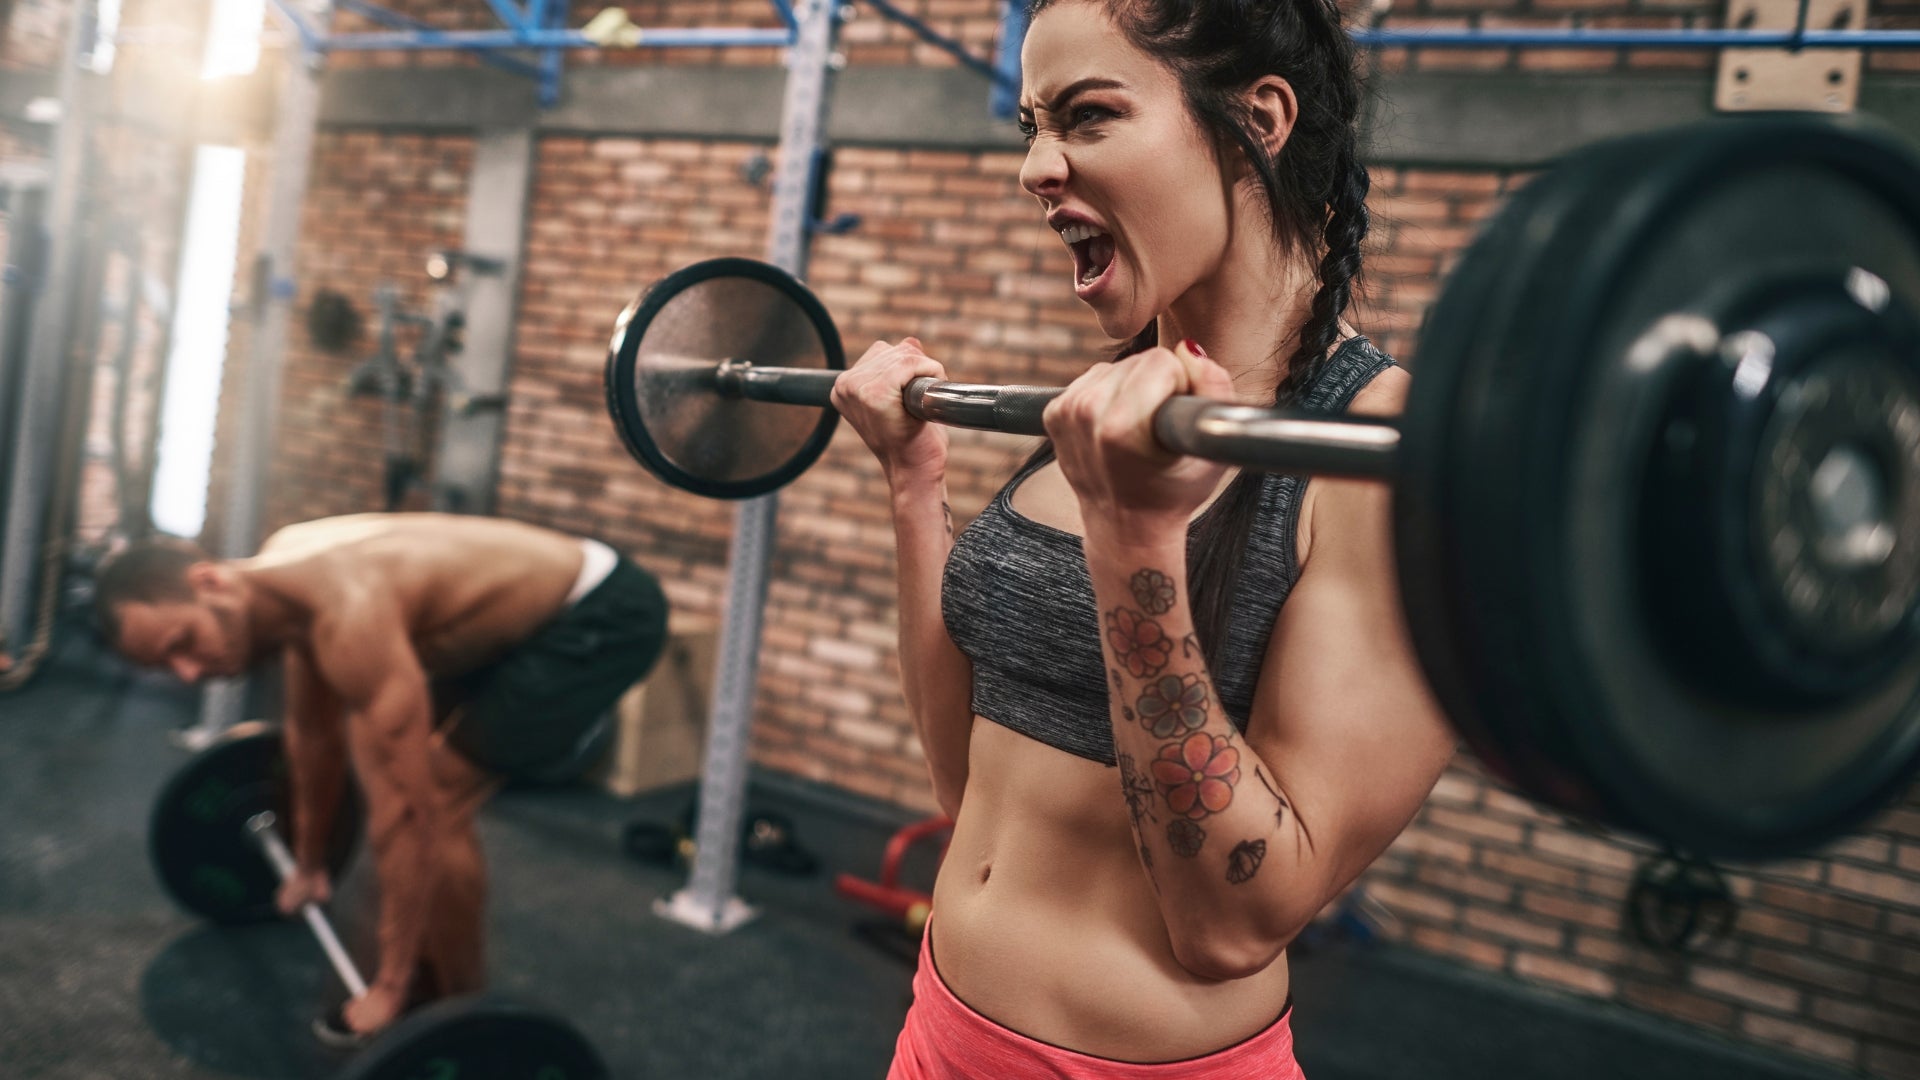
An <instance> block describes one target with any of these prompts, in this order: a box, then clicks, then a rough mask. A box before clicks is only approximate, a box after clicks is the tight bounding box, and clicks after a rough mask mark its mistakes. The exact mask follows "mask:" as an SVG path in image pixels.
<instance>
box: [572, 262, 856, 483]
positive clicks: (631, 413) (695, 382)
mask: <svg viewBox="0 0 1920 1080" xmlns="http://www.w3.org/2000/svg"><path fill="white" fill-rule="evenodd" d="M726 360H743V361H747V362H750V363H752V364H754V365H756V366H760V367H788V368H813V369H832V370H838V369H841V368H844V367H846V366H847V361H846V354H845V353H844V352H842V350H841V347H840V334H839V331H837V330H835V329H834V326H833V320H832V318H831V317H829V316H828V314H827V311H826V308H824V307H822V306H821V304H820V301H819V300H817V299H815V298H814V295H813V294H812V293H811V292H809V291H808V290H807V288H806V287H805V286H804V285H801V284H800V283H799V282H798V281H796V280H794V278H793V277H792V275H790V274H788V273H786V272H785V271H783V270H780V269H779V268H777V267H774V266H769V265H768V264H766V263H762V262H755V261H754V260H752V259H732V258H729V259H709V260H707V261H706V262H699V263H695V264H693V265H692V266H689V267H686V268H684V269H682V270H677V271H675V272H674V273H672V274H669V275H667V277H665V278H663V279H662V280H661V281H660V282H659V283H658V284H656V285H654V286H653V287H652V288H650V289H648V290H647V291H646V292H644V293H642V294H641V295H640V297H639V298H638V299H637V300H635V301H634V302H633V303H632V304H631V305H629V306H628V308H627V310H625V311H623V312H621V314H620V320H619V322H618V323H617V324H616V326H615V329H614V334H613V343H612V346H611V349H610V350H609V352H608V354H607V371H606V392H607V410H608V412H609V413H610V414H612V416H613V420H614V427H616V428H617V429H618V430H619V432H620V438H621V440H622V441H623V442H625V443H626V447H627V451H628V452H629V453H631V454H632V455H633V456H634V457H635V458H636V459H637V460H638V461H639V462H640V463H641V464H642V465H645V466H646V467H647V469H648V470H650V471H651V472H652V473H653V474H654V475H655V476H658V477H659V478H660V479H662V480H664V481H666V482H667V483H669V484H672V485H673V486H675V487H678V488H682V489H684V490H686V491H691V492H693V493H694V494H696V495H705V496H708V497H710V498H721V499H744V498H749V497H752V496H755V495H764V494H766V493H767V492H769V491H773V490H776V489H777V488H780V487H782V486H784V485H786V484H787V483H789V482H791V481H792V480H793V478H794V477H796V476H799V475H800V474H801V473H802V472H805V471H806V469H807V467H808V466H810V465H812V464H813V463H814V461H815V460H817V459H818V458H819V457H820V455H821V454H822V453H824V452H825V451H826V448H827V443H828V442H829V441H830V440H831V439H832V438H833V427H834V424H835V423H836V422H838V420H839V419H840V417H839V414H838V413H836V412H835V411H834V410H832V409H830V408H826V407H824V406H812V407H809V406H802V405H788V404H777V403H773V402H764V401H748V400H745V399H743V398H733V397H727V396H723V395H722V394H720V393H719V390H718V385H717V383H716V381H715V378H714V372H715V370H716V369H717V368H718V366H719V365H720V364H721V363H722V362H723V361H726Z"/></svg>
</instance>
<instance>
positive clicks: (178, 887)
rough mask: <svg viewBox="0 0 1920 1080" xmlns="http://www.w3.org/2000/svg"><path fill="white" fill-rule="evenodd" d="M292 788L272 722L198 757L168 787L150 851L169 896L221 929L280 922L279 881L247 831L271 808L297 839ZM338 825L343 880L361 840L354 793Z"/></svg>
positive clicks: (336, 847) (336, 863)
mask: <svg viewBox="0 0 1920 1080" xmlns="http://www.w3.org/2000/svg"><path fill="white" fill-rule="evenodd" d="M288 790H289V789H288V785H287V758H286V752H285V748H284V744H283V742H282V739H281V735H280V729H279V728H278V727H276V726H274V725H272V724H268V723H264V722H262V721H257V720H254V721H248V722H247V723H244V724H237V725H235V726H234V727H233V728H232V729H230V730H229V731H228V732H227V733H226V734H225V735H223V736H221V738H220V740H219V741H218V742H216V743H214V744H213V745H212V746H210V747H208V748H207V749H206V750H204V751H202V752H201V753H199V754H197V755H195V756H194V758H193V759H192V760H191V761H189V762H187V764H186V765H185V766H183V767H182V768H181V769H180V771H179V772H177V773H175V774H174V775H173V777H172V778H171V779H170V780H168V781H167V783H166V786H165V787H163V788H161V790H160V797H159V798H158V799H156V800H154V806H153V818H152V820H151V821H150V822H149V824H148V833H147V851H148V854H149V856H150V857H151V858H152V860H153V868H154V871H155V873H156V874H157V875H158V876H159V878H160V883H161V885H163V886H164V887H165V888H166V890H167V892H168V894H169V895H171V896H172V897H173V898H174V900H175V901H176V902H178V903H179V904H180V906H181V907H183V908H186V909H187V910H188V911H191V912H193V913H195V914H197V915H200V916H202V917H204V918H207V919H210V920H212V921H214V922H217V923H245V922H257V921H261V920H266V919H272V918H275V917H276V913H275V911H274V908H273V897H274V893H275V892H277V891H278V889H279V887H280V882H279V878H277V877H276V876H275V875H274V872H273V868H272V867H271V866H269V865H267V860H266V859H265V858H264V857H263V856H262V855H261V854H260V850H259V849H258V848H257V847H255V846H254V845H253V842H252V841H251V840H249V839H248V838H247V836H246V833H245V831H244V828H245V825H246V822H247V819H248V818H251V817H252V816H253V815H255V814H257V813H259V812H261V811H262V810H271V811H273V812H274V814H275V815H276V816H277V817H278V818H279V820H280V822H281V824H280V826H279V828H280V833H281V836H282V837H290V836H292V835H293V834H292V821H293V810H292V807H291V805H289V802H288V799H287V794H288ZM335 823H336V824H335V828H334V843H333V845H332V848H331V850H330V851H329V858H328V866H329V867H331V872H332V874H333V876H334V879H335V880H336V881H337V880H339V877H340V874H341V871H343V870H344V869H345V868H346V865H347V860H348V859H349V858H350V857H351V856H352V854H353V846H354V843H355V842H356V840H357V839H358V837H359V835H360V800H359V797H358V796H357V795H356V794H355V793H354V792H353V791H352V790H351V787H349V790H348V791H347V792H346V793H345V794H344V795H343V796H342V798H341V800H340V809H339V811H338V813H337V815H336V818H335Z"/></svg>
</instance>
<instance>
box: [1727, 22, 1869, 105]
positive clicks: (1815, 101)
mask: <svg viewBox="0 0 1920 1080" xmlns="http://www.w3.org/2000/svg"><path fill="white" fill-rule="evenodd" d="M1866 24H1867V0H1728V4H1727V26H1728V27H1729V28H1737V29H1740V30H1791V31H1793V32H1794V33H1795V34H1796V35H1801V34H1805V33H1807V32H1808V31H1848V30H1861V29H1864V28H1865V27H1866ZM1860 56H1861V52H1860V50H1859V49H1818V48H1798V47H1795V46H1793V45H1789V46H1787V47H1786V48H1778V49H1724V50H1722V51H1721V53H1720V74H1719V78H1718V80H1717V81H1716V82H1715V84H1714V90H1713V106H1714V108H1716V109H1718V110H1720V111H1721V112H1759V111H1770V110H1778V109H1792V110H1798V111H1808V112H1832V113H1845V112H1852V111H1853V109H1854V106H1855V104H1856V103H1857V102H1858V101H1859V98H1860V66H1861V62H1860Z"/></svg>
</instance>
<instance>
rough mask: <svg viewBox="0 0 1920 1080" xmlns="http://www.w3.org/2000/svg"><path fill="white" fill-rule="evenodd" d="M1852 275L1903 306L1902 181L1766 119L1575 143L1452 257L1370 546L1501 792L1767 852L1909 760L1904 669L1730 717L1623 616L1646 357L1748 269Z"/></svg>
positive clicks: (1918, 245) (1654, 405)
mask: <svg viewBox="0 0 1920 1080" xmlns="http://www.w3.org/2000/svg"><path fill="white" fill-rule="evenodd" d="M1853 268H1860V269H1863V270H1866V271H1869V272H1870V273H1871V274H1873V275H1875V276H1876V277H1878V278H1879V279H1881V280H1883V281H1885V282H1886V283H1887V285H1888V286H1889V288H1890V290H1891V292H1892V294H1893V297H1894V299H1895V301H1896V302H1897V303H1902V304H1904V305H1906V306H1907V307H1909V308H1910V309H1911V308H1915V307H1920V164H1916V162H1915V159H1914V157H1913V155H1912V153H1911V152H1910V151H1908V150H1906V149H1904V148H1902V147H1901V146H1899V145H1898V144H1895V143H1893V142H1891V141H1890V140H1888V139H1887V138H1885V137H1883V136H1880V135H1877V134H1875V133H1873V132H1872V131H1869V130H1865V129H1856V128H1851V127H1847V126H1843V125H1841V124H1837V123H1834V122H1830V121H1824V120H1818V119H1811V118H1783V117H1768V118H1753V119H1742V120H1733V121H1716V122H1714V123H1711V124H1708V125H1702V126H1697V127H1692V128H1685V129H1678V130H1675V131H1670V132H1662V133H1656V134H1653V135H1647V136H1636V137H1633V138H1630V139H1626V140H1617V141H1614V142H1611V143H1604V144H1600V145H1599V146H1596V147H1592V148H1589V149H1587V150H1585V151H1582V152H1580V153H1578V154H1576V155H1574V156H1572V157H1571V158H1569V159H1568V160H1567V161H1565V162H1563V163H1562V164H1561V165H1560V166H1558V167H1556V169H1555V170H1554V171H1552V172H1550V173H1548V174H1546V175H1545V176H1543V177H1541V178H1540V179H1539V180H1537V181H1536V182H1535V183H1534V184H1533V185H1531V186H1530V187H1529V189H1528V190H1527V191H1525V192H1523V193H1522V195H1521V196H1519V197H1517V198H1516V199H1514V200H1513V201H1512V202H1511V203H1510V205H1509V207H1508V208H1507V209H1506V210H1504V211H1503V212H1502V213H1501V214H1500V215H1498V216H1497V217H1496V219H1495V220H1494V221H1493V222H1492V223H1491V224H1490V226H1489V228H1488V230H1487V232H1486V233H1485V234H1484V235H1483V237H1482V239H1481V240H1480V241H1478V242H1476V244H1475V245H1474V247H1473V248H1472V249H1470V250H1469V251H1468V252H1467V254H1466V255H1465V256H1464V257H1463V259H1462V262H1461V265H1460V267H1459V269H1458V270H1457V271H1456V272H1455V274H1454V275H1453V276H1452V278H1450V280H1449V283H1448V286H1447V289H1446V290H1445V291H1444V292H1443V294H1442V296H1441V298H1440V300H1439V302H1438V303H1437V304H1436V307H1435V312H1434V316H1433V319H1432V323H1431V325H1430V327H1429V329H1428V333H1427V335H1426V337H1425V339H1424V341H1423V344H1422V347H1421V350H1420V353H1419V357H1418V361H1417V366H1416V372H1417V374H1416V376H1415V391H1414V394H1413V395H1412V399H1411V400H1410V402H1409V405H1408V410H1407V417H1406V436H1405V443H1404V454H1403V461H1404V463H1405V464H1404V471H1403V475H1402V476H1400V477H1399V478H1398V482H1399V488H1398V492H1397V497H1398V500H1399V508H1398V510H1397V511H1396V533H1397V536H1396V541H1397V546H1398V551H1399V559H1400V572H1401V577H1402V580H1403V589H1404V590H1405V592H1406V593H1407V595H1408V598H1409V602H1408V609H1409V621H1410V624H1411V627H1412V631H1413V634H1414V638H1415V641H1416V644H1417V645H1418V647H1419V650H1420V653H1421V656H1422V660H1423V662H1424V663H1425V664H1426V665H1427V667H1428V668H1429V671H1430V673H1431V676H1432V681H1433V683H1434V686H1435V689H1436V692H1437V693H1438V694H1439V695H1440V697H1441V699H1442V701H1443V703H1444V704H1445V705H1446V706H1447V708H1448V711H1449V712H1450V713H1451V714H1453V715H1454V716H1455V717H1456V718H1458V720H1459V722H1460V725H1461V729H1462V733H1463V735H1464V736H1465V737H1466V738H1467V740H1468V742H1469V743H1470V744H1472V745H1473V746H1474V748H1475V749H1476V751H1478V752H1479V753H1480V754H1481V756H1483V757H1484V758H1485V759H1486V760H1487V761H1488V763H1489V765H1490V766H1491V767H1492V768H1494V769H1495V770H1496V771H1497V772H1499V773H1500V774H1501V775H1502V776H1503V777H1504V778H1505V779H1507V780H1508V781H1509V782H1511V783H1513V784H1514V785H1515V786H1517V787H1519V788H1521V789H1522V790H1524V791H1526V792H1527V793H1529V794H1531V795H1533V796H1534V797H1536V798H1539V799H1540V800H1542V801H1543V802H1546V803H1549V804H1551V805H1554V806H1559V807H1562V808H1566V809H1569V810H1573V811H1575V812H1578V813H1582V814H1586V815H1589V816H1593V817H1597V818H1599V819H1601V820H1603V821H1607V822H1609V823H1612V824H1615V825H1619V826H1622V827H1626V828H1629V829H1632V830H1636V831H1639V832H1643V833H1647V834H1650V835H1654V836H1659V837H1662V838H1665V839H1666V840H1668V841H1670V842H1672V843H1674V844H1675V845H1677V846H1680V847H1682V848H1685V849H1688V850H1691V851H1694V852H1698V853H1701V854H1708V855H1724V856H1765V855H1778V854H1784V853H1786V852H1790V851H1795V850H1801V849H1804V848H1807V847H1810V846H1813V845H1817V844H1819V843H1820V842H1822V841H1824V840H1827V839H1830V838H1832V837H1833V836H1835V835H1838V834H1839V833H1841V832H1843V831H1845V830H1846V829H1848V828H1849V827H1850V826H1852V825H1853V824H1855V823H1857V822H1858V821H1859V820H1860V819H1861V818H1863V817H1864V816H1865V815H1867V814H1869V813H1871V812H1872V811H1873V810H1874V809H1876V808H1877V807H1879V806H1880V805H1881V804H1882V803H1883V802H1884V801H1885V800H1886V798H1887V797H1889V795H1890V794H1892V793H1894V792H1896V791H1897V790H1899V789H1900V788H1901V787H1903V786H1904V785H1905V784H1906V783H1907V782H1908V781H1909V780H1910V778H1911V777H1912V776H1913V774H1914V772H1915V770H1916V768H1917V767H1920V710H1916V708H1915V707H1914V706H1915V697H1916V691H1920V657H1912V656H1909V657H1907V659H1906V661H1905V662H1904V663H1902V664H1899V665H1896V666H1895V670H1893V671H1892V672H1891V673H1890V674H1889V675H1888V676H1887V677H1886V678H1885V679H1883V680H1881V681H1880V682H1879V683H1878V684H1877V685H1876V686H1875V688H1874V689H1873V692H1871V693H1867V694H1863V695H1860V696H1858V697H1857V698H1855V699H1853V700H1849V701H1846V702H1841V703H1837V704H1836V703H1828V704H1825V705H1822V706H1819V707H1808V706H1787V705H1784V704H1783V705H1782V706H1780V707H1774V708H1767V707H1756V706H1754V705H1752V704H1751V703H1744V702H1739V701H1734V700H1727V699H1723V698H1719V697H1716V696H1714V695H1712V694H1710V693H1705V692H1703V691H1702V690H1701V689H1700V687H1699V686H1698V685H1697V683H1696V682H1695V681H1694V680H1692V679H1690V678H1689V673H1688V672H1686V671H1684V670H1682V667H1681V665H1680V664H1679V662H1678V661H1677V660H1676V659H1675V658H1674V657H1672V656H1670V655H1667V654H1665V653H1663V652H1662V650H1661V649H1660V648H1659V646H1658V644H1657V643H1658V641H1659V640H1660V636H1659V635H1658V634H1656V633H1654V632H1653V630H1654V627H1653V626H1652V624H1651V623H1650V622H1649V614H1648V611H1647V609H1646V607H1645V605H1643V604H1642V602H1641V599H1642V596H1643V591H1642V585H1643V577H1644V567H1643V566H1642V564H1641V560H1640V557H1639V548H1638V547H1637V541H1636V538H1637V536H1638V535H1639V534H1638V526H1639V521H1638V515H1639V513H1640V512H1641V509H1642V507H1641V501H1640V493H1641V487H1642V481H1643V480H1644V477H1645V470H1646V467H1647V462H1648V460H1649V456H1650V454H1651V453H1652V452H1653V450H1654V447H1655V439H1656V432H1657V430H1658V421H1659V418H1660V416H1661V415H1662V410H1663V408H1664V406H1665V404H1666V402H1667V400H1668V398H1669V397H1670V392H1671V389H1672V385H1673V380H1674V379H1675V378H1676V377H1677V370H1676V369H1677V368H1678V367H1679V366H1680V365H1677V364H1675V363H1669V362H1666V361H1665V360H1664V359H1663V356H1664V354H1663V353H1661V352H1660V351H1659V350H1651V351H1650V346H1649V343H1650V342H1655V343H1657V341H1658V340H1660V339H1663V338H1673V339H1675V340H1682V341H1684V340H1685V339H1686V338H1687V337H1688V336H1689V335H1692V336H1696V337H1697V336H1699V335H1700V334H1701V333H1702V332H1703V331H1702V329H1701V327H1702V324H1703V320H1702V318H1701V315H1702V313H1708V312H1711V311H1713V310H1715V304H1716V294H1718V293H1723V292H1724V291H1725V290H1726V289H1727V288H1728V287H1730V286H1737V285H1739V283H1741V282H1744V281H1746V280H1748V279H1749V278H1753V279H1762V278H1764V279H1766V280H1773V279H1779V278H1785V277H1796V276H1807V277H1817V276H1821V275H1825V276H1827V277H1829V278H1838V277H1843V276H1844V275H1846V274H1847V273H1848V272H1850V271H1851V270H1852V269H1853ZM1711 329H1712V328H1711V327H1709V328H1708V330H1709V331H1711ZM1708 336H1709V337H1711V336H1712V335H1711V333H1710V332H1709V334H1708ZM1916 361H1917V362H1920V358H1916ZM1429 384H1430V385H1429Z"/></svg>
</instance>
